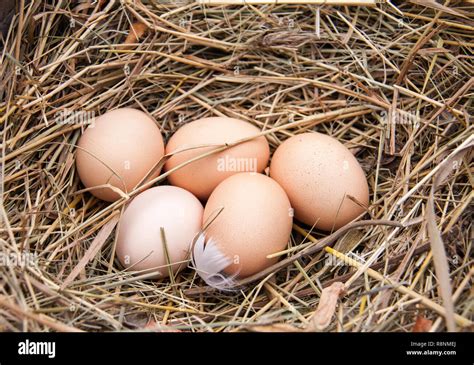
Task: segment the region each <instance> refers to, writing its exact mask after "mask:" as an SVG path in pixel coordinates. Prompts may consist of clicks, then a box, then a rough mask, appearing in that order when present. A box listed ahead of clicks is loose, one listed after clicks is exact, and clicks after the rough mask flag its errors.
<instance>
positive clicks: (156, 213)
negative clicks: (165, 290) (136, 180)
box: [116, 186, 204, 277]
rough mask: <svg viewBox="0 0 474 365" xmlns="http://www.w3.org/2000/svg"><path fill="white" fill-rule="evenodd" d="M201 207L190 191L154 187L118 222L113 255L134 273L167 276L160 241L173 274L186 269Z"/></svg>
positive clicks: (198, 223) (140, 197) (164, 257)
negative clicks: (162, 229) (163, 232)
mask: <svg viewBox="0 0 474 365" xmlns="http://www.w3.org/2000/svg"><path fill="white" fill-rule="evenodd" d="M203 210H204V208H203V206H202V204H201V202H200V201H199V200H198V199H197V198H196V197H195V196H194V195H192V194H191V193H190V192H188V191H186V190H184V189H181V188H178V187H176V186H157V187H154V188H151V189H148V190H146V191H144V192H143V193H141V194H139V195H138V196H137V197H136V198H135V199H133V201H132V202H131V203H130V205H129V206H128V207H127V208H126V209H125V212H124V213H123V215H122V217H121V218H120V222H119V232H118V235H117V243H116V253H117V257H118V258H119V260H120V262H121V263H122V265H123V266H124V267H126V268H129V267H131V270H133V271H140V270H151V269H158V271H159V274H157V275H156V276H155V277H166V276H168V274H169V269H168V265H167V262H168V261H167V259H166V254H165V250H164V245H163V241H162V238H161V228H160V227H163V228H164V231H165V238H166V247H167V250H168V255H169V258H170V261H169V262H170V263H171V264H172V266H171V268H172V270H173V272H177V271H179V270H180V269H182V268H184V267H186V265H187V263H186V262H183V261H185V260H186V259H187V258H188V254H189V250H190V246H191V243H192V241H193V239H194V237H195V236H196V234H198V233H199V231H200V229H201V223H202V215H203Z"/></svg>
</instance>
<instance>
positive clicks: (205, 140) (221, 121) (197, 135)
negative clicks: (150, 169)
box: [165, 117, 270, 200]
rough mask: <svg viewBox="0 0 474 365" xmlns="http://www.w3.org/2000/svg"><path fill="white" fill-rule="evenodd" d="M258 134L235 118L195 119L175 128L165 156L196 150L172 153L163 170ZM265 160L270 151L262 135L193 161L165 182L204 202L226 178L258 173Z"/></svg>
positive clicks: (249, 125)
mask: <svg viewBox="0 0 474 365" xmlns="http://www.w3.org/2000/svg"><path fill="white" fill-rule="evenodd" d="M258 133H260V130H259V129H258V128H257V127H255V126H254V125H252V124H250V123H247V122H244V121H242V120H238V119H233V118H223V117H212V118H203V119H199V120H196V121H194V122H191V123H189V124H186V125H184V126H183V127H181V128H180V129H178V131H177V132H176V133H175V134H174V135H173V136H172V137H171V138H170V140H169V141H168V144H167V146H166V153H167V154H169V153H173V152H177V151H180V150H183V149H187V148H192V147H198V148H194V149H190V150H186V151H183V152H179V153H177V154H175V155H174V156H173V157H171V158H170V159H169V160H168V161H167V163H166V165H165V169H166V170H167V171H169V170H171V169H172V168H175V167H176V166H178V165H180V164H181V163H184V162H186V161H189V160H191V159H193V158H195V157H197V156H199V155H202V154H203V153H205V152H208V151H212V149H213V148H215V146H216V145H223V144H225V143H232V142H235V141H237V140H240V139H242V138H245V137H250V136H254V135H257V134H258ZM209 145H210V146H209ZM202 146H208V147H202ZM213 146H214V147H213ZM269 157H270V148H269V145H268V142H267V140H266V139H265V137H263V136H262V137H258V138H256V139H253V140H250V141H248V142H245V143H242V144H239V145H236V146H234V147H231V148H229V149H227V150H225V151H223V152H220V153H216V154H213V155H211V156H208V157H206V158H203V159H200V160H198V161H194V162H192V163H190V164H189V165H187V166H184V167H182V168H180V169H179V170H177V171H175V172H173V173H172V174H171V175H170V176H169V177H168V181H169V182H170V183H171V184H172V185H176V186H179V187H182V188H184V189H186V190H188V191H190V192H192V193H193V194H194V195H196V196H197V197H198V198H199V199H203V200H204V199H207V198H208V197H209V195H210V194H211V192H212V191H213V190H214V188H215V187H216V186H217V185H218V184H219V183H220V182H222V181H224V180H225V179H226V178H228V177H229V176H232V175H234V174H236V173H239V172H244V171H253V172H262V171H263V170H264V169H265V168H266V167H267V165H268V160H269Z"/></svg>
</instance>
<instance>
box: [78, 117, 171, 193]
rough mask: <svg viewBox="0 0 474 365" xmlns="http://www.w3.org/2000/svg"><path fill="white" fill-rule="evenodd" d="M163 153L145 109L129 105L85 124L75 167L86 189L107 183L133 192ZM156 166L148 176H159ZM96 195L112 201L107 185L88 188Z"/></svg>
mask: <svg viewBox="0 0 474 365" xmlns="http://www.w3.org/2000/svg"><path fill="white" fill-rule="evenodd" d="M163 154H164V143H163V138H162V136H161V132H160V129H159V128H158V126H157V125H156V124H155V122H154V121H153V120H152V119H151V118H150V117H148V116H147V115H146V114H145V113H144V112H142V111H140V110H136V109H132V108H121V109H115V110H112V111H109V112H107V113H105V114H103V115H101V116H100V117H98V118H95V120H94V121H93V123H92V124H91V125H90V126H88V127H87V129H86V130H85V131H84V133H83V134H82V136H81V137H80V139H79V142H78V149H77V154H76V166H77V171H78V174H79V177H80V179H81V181H82V183H83V184H84V186H85V187H86V188H94V187H99V186H102V185H105V184H110V185H112V186H114V187H116V188H118V189H120V190H122V191H123V192H130V191H132V190H133V189H134V188H135V186H136V185H137V184H138V183H139V182H141V181H142V179H144V178H145V177H146V176H147V174H148V172H150V170H151V169H152V168H153V167H154V166H155V165H156V164H157V163H158V162H159V161H160V159H161V158H162V157H163ZM159 173H160V171H159V169H157V170H156V171H155V172H154V174H153V175H152V176H150V177H151V178H153V177H156V176H158V175H159ZM90 192H91V193H92V194H93V195H95V196H96V197H97V198H99V199H102V200H105V201H115V200H117V199H119V198H120V195H119V194H118V193H116V192H114V191H113V189H111V188H108V187H100V188H95V189H92V190H90Z"/></svg>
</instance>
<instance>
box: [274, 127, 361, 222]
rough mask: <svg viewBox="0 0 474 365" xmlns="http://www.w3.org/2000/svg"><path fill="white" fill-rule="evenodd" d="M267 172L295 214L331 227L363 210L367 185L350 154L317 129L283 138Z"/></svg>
mask: <svg viewBox="0 0 474 365" xmlns="http://www.w3.org/2000/svg"><path fill="white" fill-rule="evenodd" d="M270 176H271V177H272V178H273V179H275V180H276V181H277V182H278V183H279V184H280V185H281V186H282V187H283V189H284V190H285V191H286V193H287V195H288V197H289V198H290V202H291V205H292V207H293V208H294V210H295V218H297V219H298V220H300V221H302V222H304V223H306V224H308V225H311V226H312V225H313V224H315V223H316V227H317V228H319V229H322V230H326V231H331V230H333V229H338V228H340V227H342V226H343V225H345V224H347V223H348V222H350V221H351V220H353V219H354V218H356V217H357V216H358V215H360V214H361V213H363V212H364V208H363V207H361V206H360V205H358V204H357V203H355V202H354V201H352V200H351V199H350V198H348V196H349V195H350V196H352V197H354V198H355V199H356V200H357V201H358V202H360V203H361V204H363V205H365V206H367V205H368V203H369V187H368V184H367V179H366V177H365V174H364V171H363V170H362V168H361V166H360V165H359V163H358V161H357V159H356V158H355V157H354V155H353V154H352V153H351V152H350V151H349V150H348V149H347V148H346V147H345V146H344V145H343V144H341V143H340V142H339V141H337V140H336V139H334V138H332V137H330V136H327V135H324V134H321V133H303V134H299V135H296V136H293V137H291V138H289V139H287V140H286V141H285V142H283V143H282V144H281V145H280V146H279V147H278V148H277V149H276V151H275V153H274V155H273V158H272V161H271V164H270Z"/></svg>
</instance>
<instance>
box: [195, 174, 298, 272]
mask: <svg viewBox="0 0 474 365" xmlns="http://www.w3.org/2000/svg"><path fill="white" fill-rule="evenodd" d="M221 208H223V210H222V211H221V213H220V214H218V215H217V217H216V218H215V220H214V221H213V222H212V223H211V224H210V225H209V227H208V229H207V231H206V240H207V242H208V243H209V240H212V241H213V242H214V243H215V244H216V246H217V247H218V248H219V249H220V251H222V253H223V254H224V255H225V256H226V257H228V258H229V259H230V260H231V261H232V264H231V265H230V266H228V267H227V268H226V269H225V270H224V271H225V272H226V273H228V274H234V273H237V272H238V273H239V276H240V277H245V276H249V275H252V274H254V273H256V272H259V271H260V270H263V269H265V268H266V267H268V266H270V265H272V264H273V263H275V262H276V261H277V260H278V258H271V259H269V258H267V255H270V254H272V253H276V252H279V251H282V250H283V249H284V248H285V247H286V245H287V243H288V240H289V238H290V233H291V228H292V223H293V210H292V209H291V206H290V201H289V200H288V197H287V196H286V194H285V192H284V191H283V189H282V188H281V187H280V185H278V184H277V183H276V182H275V181H274V180H272V179H270V178H269V177H267V176H265V175H262V174H257V173H249V172H246V173H240V174H236V175H233V176H231V177H229V178H227V179H226V180H224V181H223V182H222V183H220V184H219V185H218V186H217V188H216V189H215V190H214V191H213V192H212V194H211V196H210V197H209V200H208V201H207V204H206V207H205V209H204V217H203V222H204V223H206V222H208V221H209V219H212V217H215V216H216V214H217V212H219V210H220V209H221Z"/></svg>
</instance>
